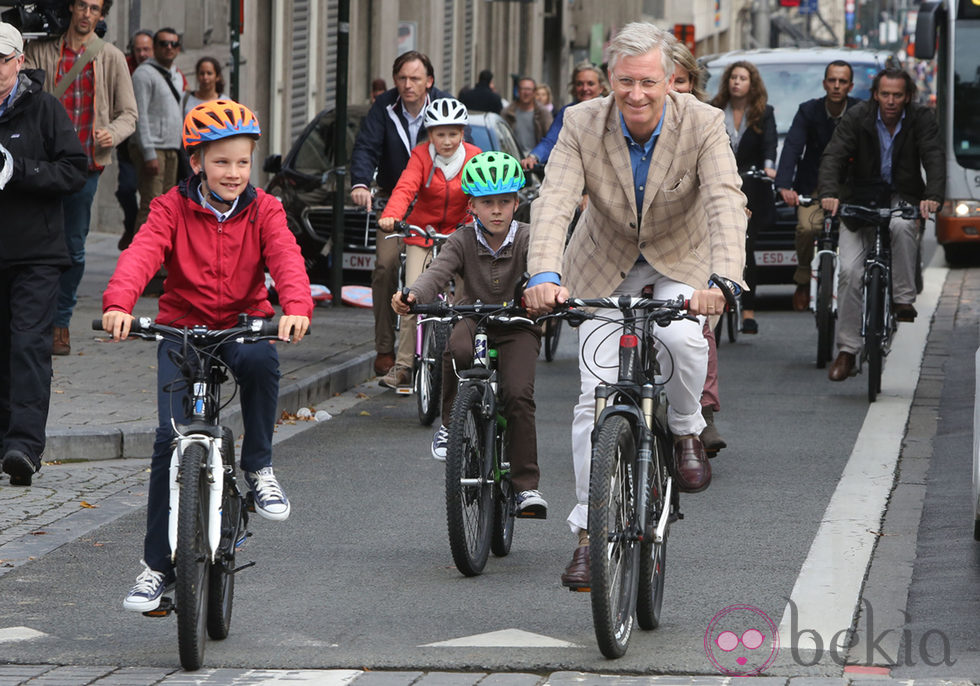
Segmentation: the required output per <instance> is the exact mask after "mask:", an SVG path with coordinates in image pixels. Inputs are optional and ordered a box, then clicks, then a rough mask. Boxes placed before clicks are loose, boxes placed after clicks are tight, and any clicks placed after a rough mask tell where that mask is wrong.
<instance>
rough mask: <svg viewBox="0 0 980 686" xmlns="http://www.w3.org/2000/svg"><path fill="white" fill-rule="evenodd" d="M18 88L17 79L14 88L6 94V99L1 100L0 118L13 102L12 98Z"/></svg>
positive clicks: (18, 81) (18, 80)
mask: <svg viewBox="0 0 980 686" xmlns="http://www.w3.org/2000/svg"><path fill="white" fill-rule="evenodd" d="M18 86H20V78H17V79H16V80H15V81H14V87H13V88H11V89H10V93H8V94H7V97H6V98H4V99H3V102H0V116H3V113H4V112H6V111H7V106H8V105H10V103H11V102H13V100H14V96H15V95H17V87H18Z"/></svg>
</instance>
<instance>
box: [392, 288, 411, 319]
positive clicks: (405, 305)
mask: <svg viewBox="0 0 980 686" xmlns="http://www.w3.org/2000/svg"><path fill="white" fill-rule="evenodd" d="M414 302H415V294H414V293H408V294H406V295H404V296H403V295H402V292H401V291H398V292H397V293H395V294H394V295H393V296H391V309H393V310H394V311H395V313H396V314H399V315H401V316H402V317H404V316H405V315H408V314H411V310H410V309H409V308H410V307H411V305H412V303H414Z"/></svg>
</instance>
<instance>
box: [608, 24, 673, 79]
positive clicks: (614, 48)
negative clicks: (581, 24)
mask: <svg viewBox="0 0 980 686" xmlns="http://www.w3.org/2000/svg"><path fill="white" fill-rule="evenodd" d="M676 42H677V39H676V38H674V36H673V35H671V34H670V33H668V32H667V31H664V30H663V29H661V28H657V27H656V26H654V25H653V24H650V23H647V22H642V21H634V22H630V23H629V24H627V25H626V26H624V27H623V28H622V30H621V31H620V32H619V33H617V34H616V37H615V38H613V39H612V40H611V41H610V42H609V48H608V50H607V51H606V63H607V64H608V65H609V70H610V71H612V70H613V68H614V67H615V66H616V62H618V61H619V58H621V57H638V56H640V55H645V54H647V53H648V52H651V51H652V50H659V51H660V64H661V65H662V66H663V68H664V76H665V77H666V78H668V79H669V78H670V77H671V76H672V75H673V73H674V59H673V55H672V52H673V49H672V48H673V44H674V43H676Z"/></svg>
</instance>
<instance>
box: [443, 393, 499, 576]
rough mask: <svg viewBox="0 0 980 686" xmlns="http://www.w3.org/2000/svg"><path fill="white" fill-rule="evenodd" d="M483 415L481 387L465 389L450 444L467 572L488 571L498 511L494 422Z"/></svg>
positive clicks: (451, 498) (455, 520)
mask: <svg viewBox="0 0 980 686" xmlns="http://www.w3.org/2000/svg"><path fill="white" fill-rule="evenodd" d="M493 421H494V420H493V419H490V421H488V420H487V418H486V417H485V416H484V414H483V394H482V392H481V389H480V388H478V387H476V386H465V387H463V388H461V389H460V391H459V394H458V395H457V396H456V401H455V402H454V403H453V411H452V414H451V415H450V419H449V442H448V445H447V447H446V523H447V525H448V528H449V548H450V550H452V554H453V562H455V563H456V568H457V569H458V570H459V571H460V572H462V573H463V574H465V575H466V576H476V575H477V574H480V573H482V572H483V568H484V566H485V565H486V563H487V557H488V556H489V554H490V538H491V521H490V520H491V517H492V514H493V460H492V454H491V451H492V447H491V446H492V445H493V444H492V439H493V437H492V436H490V437H489V439H488V433H489V432H491V431H492V422H493Z"/></svg>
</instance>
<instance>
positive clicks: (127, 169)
mask: <svg viewBox="0 0 980 686" xmlns="http://www.w3.org/2000/svg"><path fill="white" fill-rule="evenodd" d="M152 56H153V32H152V31H147V30H146V29H140V30H139V31H137V32H136V33H134V34H133V37H132V38H131V39H130V41H129V49H128V51H127V53H126V64H127V65H128V66H129V73H130V75H132V73H133V72H134V71H136V67H138V66H140V65H141V64H143V62H146V60H148V59H150V57H152ZM132 143H133V136H130V137H129V138H127V139H126V140H124V141H123V142H122V143H120V145H119V147H118V148H116V159H117V160H118V161H119V183H118V186H117V187H116V200H118V201H119V206H120V207H121V208H122V211H123V233H122V237H121V238H120V239H119V243H118V247H119V249H120V250H125V249H126V247H127V246H129V243H130V241H132V240H133V234H134V233H136V213H137V212H139V209H140V203H139V199H138V198H137V197H136V191H137V189H138V179H137V176H136V167H134V166H133V158H132V157H131V156H130V154H129V146H130V145H131V144H132Z"/></svg>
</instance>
